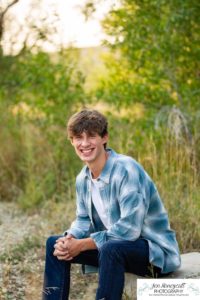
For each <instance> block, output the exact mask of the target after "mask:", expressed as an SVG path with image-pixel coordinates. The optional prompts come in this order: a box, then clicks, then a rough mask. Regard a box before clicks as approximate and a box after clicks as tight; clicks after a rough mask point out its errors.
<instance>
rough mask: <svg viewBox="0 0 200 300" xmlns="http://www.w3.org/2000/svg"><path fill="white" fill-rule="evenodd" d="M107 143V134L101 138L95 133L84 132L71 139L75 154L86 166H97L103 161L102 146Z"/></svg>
mask: <svg viewBox="0 0 200 300" xmlns="http://www.w3.org/2000/svg"><path fill="white" fill-rule="evenodd" d="M107 141H108V135H107V134H106V135H105V136H103V137H101V136H100V135H99V134H97V133H87V132H85V131H84V132H82V133H81V134H79V135H76V136H73V137H72V138H71V143H72V145H73V146H74V148H75V151H76V154H77V155H78V157H79V158H80V159H81V160H82V161H83V162H85V163H86V164H87V165H88V166H90V165H91V164H94V163H96V164H99V163H100V162H101V161H102V160H104V159H105V153H106V152H105V148H104V144H106V143H107Z"/></svg>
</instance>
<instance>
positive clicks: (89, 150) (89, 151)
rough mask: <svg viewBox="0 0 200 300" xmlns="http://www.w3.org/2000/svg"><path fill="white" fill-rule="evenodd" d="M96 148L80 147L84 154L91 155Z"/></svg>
mask: <svg viewBox="0 0 200 300" xmlns="http://www.w3.org/2000/svg"><path fill="white" fill-rule="evenodd" d="M93 150H94V148H90V149H80V151H81V153H82V154H83V155H90V154H91V153H92V151H93Z"/></svg>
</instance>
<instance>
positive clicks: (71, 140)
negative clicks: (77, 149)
mask: <svg viewBox="0 0 200 300" xmlns="http://www.w3.org/2000/svg"><path fill="white" fill-rule="evenodd" d="M69 140H70V143H71V144H72V146H74V142H73V137H71V138H70V139H69Z"/></svg>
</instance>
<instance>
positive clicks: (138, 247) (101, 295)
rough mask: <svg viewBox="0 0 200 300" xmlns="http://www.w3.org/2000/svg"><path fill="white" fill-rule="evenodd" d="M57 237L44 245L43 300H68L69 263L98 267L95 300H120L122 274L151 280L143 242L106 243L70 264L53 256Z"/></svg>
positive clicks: (146, 243) (158, 270)
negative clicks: (147, 277) (146, 277)
mask: <svg viewBox="0 0 200 300" xmlns="http://www.w3.org/2000/svg"><path fill="white" fill-rule="evenodd" d="M58 237H59V236H52V237H49V238H48V240H47V244H46V263H45V272H44V289H43V298H42V299H43V300H67V299H68V297H69V289H70V266H71V263H77V264H87V265H92V266H96V267H99V283H98V289H97V293H96V300H100V299H106V300H121V298H122V293H123V288H124V273H125V272H129V273H134V274H137V275H140V276H152V269H151V268H150V264H149V246H148V242H147V241H146V240H144V239H138V240H136V241H134V242H131V241H116V240H111V241H108V242H106V243H105V244H104V245H103V246H102V247H101V249H100V250H88V251H84V252H81V253H80V254H79V255H78V256H76V257H74V258H73V260H71V261H62V260H58V259H57V257H55V256H54V255H53V252H54V244H55V241H56V239H57V238H58ZM151 267H152V266H151ZM153 268H154V270H153V273H154V274H156V277H159V276H160V275H161V274H160V269H159V268H157V267H153Z"/></svg>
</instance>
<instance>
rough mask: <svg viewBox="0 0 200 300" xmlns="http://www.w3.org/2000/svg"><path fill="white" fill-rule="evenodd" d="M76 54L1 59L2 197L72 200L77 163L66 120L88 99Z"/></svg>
mask: <svg viewBox="0 0 200 300" xmlns="http://www.w3.org/2000/svg"><path fill="white" fill-rule="evenodd" d="M76 56H77V55H75V57H74V52H73V51H72V50H67V51H66V53H64V52H63V53H62V54H55V55H53V56H52V57H50V56H49V55H48V54H47V53H42V52H38V53H37V54H32V53H29V52H26V53H24V54H23V55H20V56H15V57H6V56H2V57H1V58H0V65H1V73H0V114H1V118H0V144H1V149H0V179H1V182H0V199H1V200H11V199H18V201H20V203H21V205H22V206H23V207H33V206H36V205H39V204H40V203H41V202H43V201H44V200H46V199H52V198H53V199H56V200H57V199H61V198H63V197H66V193H68V197H69V198H72V194H71V190H72V188H71V186H70V185H71V180H73V179H74V174H75V172H76V169H77V168H76V166H77V165H78V163H77V161H75V162H74V163H73V164H72V163H71V162H72V160H73V158H74V154H73V153H72V149H71V146H70V145H69V143H67V139H66V129H65V127H66V125H65V123H66V119H67V117H68V116H69V115H71V114H72V112H73V111H74V110H76V107H77V105H81V104H82V103H83V102H84V101H85V93H84V90H83V83H84V77H83V75H82V74H81V73H80V72H79V71H78V69H76V67H75V63H74V61H75V58H76Z"/></svg>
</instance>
